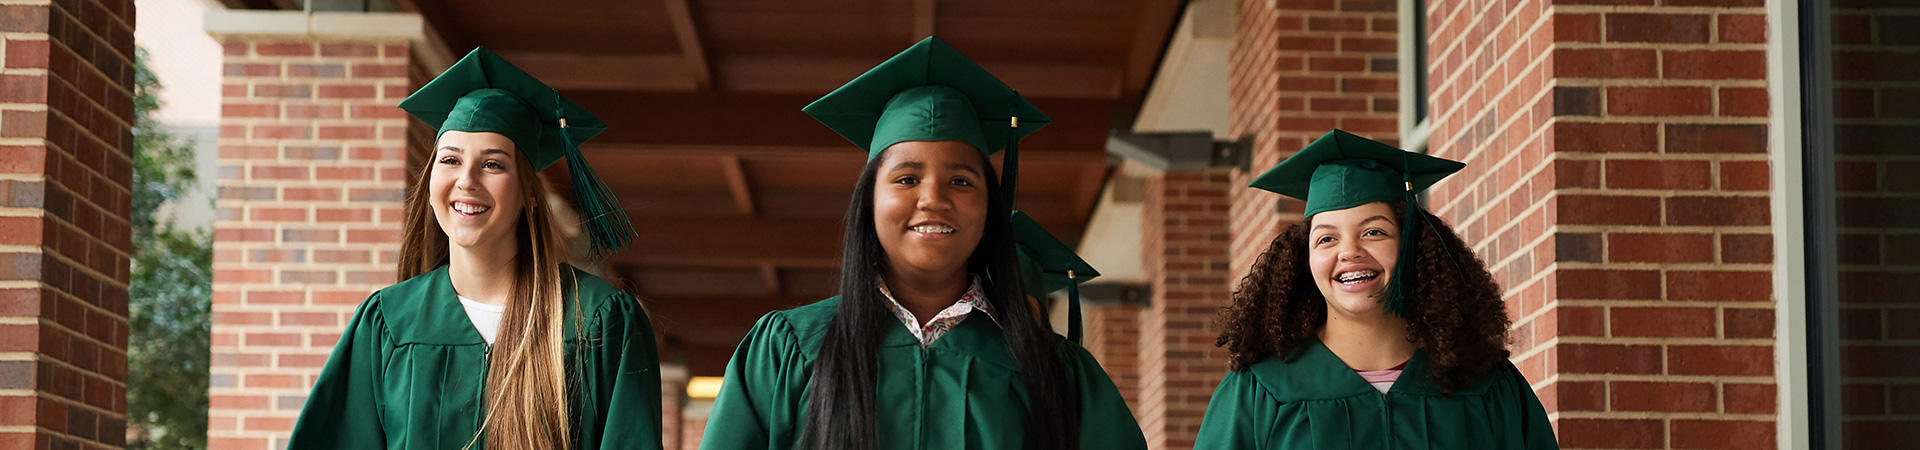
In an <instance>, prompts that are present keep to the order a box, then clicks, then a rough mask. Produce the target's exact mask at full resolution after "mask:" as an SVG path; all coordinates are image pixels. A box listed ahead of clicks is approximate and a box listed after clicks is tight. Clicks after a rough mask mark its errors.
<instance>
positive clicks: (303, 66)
mask: <svg viewBox="0 0 1920 450" xmlns="http://www.w3.org/2000/svg"><path fill="white" fill-rule="evenodd" d="M222 45H224V46H225V54H226V56H225V61H224V64H225V66H224V67H225V77H224V79H223V80H222V85H221V86H222V96H221V97H222V107H221V120H220V154H219V163H220V172H219V174H218V181H217V185H218V187H219V197H218V200H217V201H216V206H217V208H218V218H217V221H216V222H215V225H214V259H213V261H214V262H213V266H214V281H213V282H214V285H213V286H214V294H213V295H214V298H213V315H214V317H213V363H212V380H211V388H212V393H211V411H210V416H211V417H210V423H209V428H210V430H209V431H208V438H209V442H208V444H209V445H208V446H209V448H214V449H266V448H280V447H281V446H283V445H285V440H286V436H287V432H288V431H289V430H291V429H292V427H293V422H294V419H295V418H296V417H297V416H298V415H299V413H300V407H301V405H303V404H304V402H305V400H306V395H307V391H308V389H309V388H310V387H311V386H312V385H313V382H314V379H315V377H316V376H317V375H318V374H319V371H320V366H321V365H322V364H324V363H325V362H326V359H327V355H328V354H329V353H330V352H331V351H332V350H333V344H334V342H335V341H336V340H338V339H339V336H340V333H341V330H342V329H343V328H344V327H345V326H346V322H347V320H348V318H349V317H350V316H351V314H352V313H353V309H354V308H355V307H356V306H358V305H359V304H360V303H361V302H362V301H364V300H365V299H366V297H367V295H368V294H369V293H371V292H373V291H374V290H375V289H379V288H381V287H384V286H386V285H389V284H392V283H393V282H394V281H395V280H394V279H393V278H394V276H393V267H394V264H395V262H396V260H395V253H396V252H397V251H398V250H399V238H400V234H399V231H398V228H399V226H400V223H401V222H402V219H401V206H402V196H403V195H404V193H403V191H402V190H403V189H404V187H405V186H406V177H407V176H408V173H407V171H406V169H405V165H406V160H405V157H404V155H403V153H404V150H405V148H406V147H405V139H406V132H407V122H408V121H407V118H406V117H407V116H406V114H405V112H403V111H401V110H400V109H399V108H395V107H394V105H395V104H398V103H399V102H400V100H401V99H402V98H405V96H406V95H407V94H408V93H409V92H410V87H409V86H410V83H409V81H408V77H407V74H408V65H409V64H410V61H409V59H410V58H409V53H408V52H409V45H408V44H407V43H406V42H405V41H399V42H350V41H325V40H319V41H316V40H277V39H274V38H247V37H228V38H226V39H224V40H223V43H222Z"/></svg>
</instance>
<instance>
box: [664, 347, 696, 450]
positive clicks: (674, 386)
mask: <svg viewBox="0 0 1920 450" xmlns="http://www.w3.org/2000/svg"><path fill="white" fill-rule="evenodd" d="M686 407H687V366H684V365H679V364H661V365H660V448H662V449H664V450H681V449H693V448H697V447H686V446H683V445H681V443H682V442H683V441H682V439H683V436H684V434H683V432H684V431H685V429H684V426H683V425H682V424H681V423H680V422H681V419H682V416H683V415H684V414H685V412H684V410H685V409H686ZM696 440H697V439H696Z"/></svg>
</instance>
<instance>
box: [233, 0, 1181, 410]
mask: <svg viewBox="0 0 1920 450" xmlns="http://www.w3.org/2000/svg"><path fill="white" fill-rule="evenodd" d="M267 1H273V2H276V3H285V2H286V1H285V0H267ZM235 2H242V0H229V3H235ZM256 3H258V2H257V1H256ZM395 3H396V4H397V5H398V8H399V9H401V10H405V11H413V12H418V13H420V14H421V15H422V16H423V17H425V18H426V20H427V21H428V23H429V24H430V25H431V26H432V27H433V29H434V30H435V31H436V32H437V33H438V34H439V35H440V38H441V39H442V40H443V41H444V42H445V43H446V45H447V47H448V49H449V50H450V51H451V52H452V53H453V54H454V55H455V56H458V55H461V54H464V53H466V51H467V50H468V49H471V48H473V47H475V46H486V47H487V48H489V49H492V50H494V51H495V52H498V53H499V54H501V55H502V56H504V57H506V58H507V59H508V60H511V61H513V62H514V64H516V65H518V66H520V67H521V68H524V69H526V70H527V71H528V72H531V73H532V74H533V75H535V76H537V77H539V78H540V79H542V80H544V81H546V82H547V83H548V84H550V85H552V86H554V87H555V88H557V89H559V90H560V91H561V92H562V93H564V94H566V95H567V97H568V98H570V99H573V100H574V101H576V102H578V103H580V104H581V105H582V106H583V107H585V108H586V109H588V110H589V111H593V112H594V113H595V114H596V115H598V116H600V117H601V118H602V119H604V120H605V121H606V122H607V123H608V124H610V126H611V129H610V130H609V131H607V132H606V133H604V134H602V135H601V136H600V137H599V138H596V139H595V140H593V141H592V142H590V143H588V144H586V145H585V146H584V148H583V149H584V151H585V152H586V154H587V155H588V156H587V159H588V160H590V161H591V162H592V163H593V166H594V169H595V170H596V171H597V172H598V173H599V174H600V175H601V177H602V178H604V179H605V180H606V181H607V183H608V184H609V185H610V186H611V187H612V188H613V189H614V190H615V192H616V194H617V195H618V197H619V198H620V200H621V201H622V203H624V204H625V205H626V207H627V212H628V214H629V215H630V216H631V218H632V219H633V222H634V224H635V225H636V226H637V228H638V229H639V234H640V237H639V239H638V241H637V242H635V245H634V246H633V247H632V248H630V249H628V250H625V251H623V252H621V253H619V254H616V255H615V256H613V257H611V258H610V259H609V261H608V262H607V269H608V275H610V276H611V277H613V278H622V279H624V280H625V281H626V282H627V284H628V285H629V286H630V287H631V288H632V289H634V290H635V292H637V293H639V294H640V295H642V296H643V297H646V298H647V299H648V307H649V309H650V310H651V312H652V313H653V315H654V317H655V327H656V328H658V329H659V330H660V331H661V332H662V343H661V344H662V347H663V349H662V350H663V354H662V359H663V360H664V361H678V360H684V361H685V362H686V363H687V364H688V366H689V368H690V369H691V370H692V372H693V373H694V374H695V375H718V374H719V373H720V372H721V371H722V370H723V369H724V366H725V364H726V359H727V357H728V356H729V355H730V354H731V353H732V350H733V347H734V345H735V344H736V343H737V342H738V341H739V339H740V337H741V336H742V335H743V334H744V333H745V331H746V330H747V328H749V327H751V326H752V324H753V322H754V320H755V319H757V318H759V317H760V316H761V315H762V314H764V313H766V312H767V311H770V310H774V309H782V308H788V307H792V306H798V305H801V304H805V303H809V302H812V301H815V300H818V299H820V298H824V297H826V296H828V295H831V294H832V291H833V289H834V288H833V286H834V284H835V278H834V276H835V272H834V269H835V267H836V266H837V263H838V261H839V259H838V258H839V257H838V250H839V246H840V244H839V238H840V235H841V223H840V221H841V216H842V215H843V214H844V213H845V211H846V207H847V202H848V199H849V197H850V196H851V194H852V189H853V184H854V182H855V178H856V177H857V176H858V175H859V173H860V170H861V167H862V164H863V163H864V161H865V153H863V152H861V151H860V150H859V149H858V148H857V147H854V146H853V145H852V144H850V143H848V142H847V141H846V140H845V139H842V138H841V137H840V136H839V135H837V134H834V133H833V132H832V131H831V130H828V129H827V128H826V127H825V126H822V125H820V124H819V123H818V122H815V121H814V120H813V119H812V118H810V117H808V116H807V115H805V114H803V113H801V112H800V108H801V107H802V106H805V105H806V104H807V103H809V102H811V101H812V100H813V99H815V98H818V97H820V96H821V95H824V94H826V93H827V92H829V91H831V90H833V89H834V88H836V87H839V86H840V85H841V84H843V83H845V82H846V81H848V80H851V79H853V78H854V77H856V76H858V75H860V74H861V73H864V72H865V71H866V70H867V69H869V68H871V67H873V66H874V65H876V64H879V63H880V62H881V61H884V60H886V59H887V58H888V57H890V56H892V55H893V54H895V53H897V52H899V51H900V50H903V49H905V48H906V47H907V46H909V45H912V44H913V43H914V42H917V41H919V40H920V39H921V38H923V37H925V36H928V35H937V36H940V37H941V39H944V40H946V41H947V42H948V43H950V44H952V45H953V46H954V47H955V48H956V49H959V50H960V51H961V52H963V53H965V54H966V55H967V56H968V57H970V58H972V59H974V60H975V61H976V62H978V63H979V64H980V65H981V66H983V67H985V68H986V69H987V70H989V71H991V72H993V73H994V74H995V75H996V76H999V77H1000V78H1001V79H1002V80H1003V81H1005V82H1006V83H1007V84H1008V85H1010V86H1013V87H1014V88H1015V89H1018V90H1019V91H1020V92H1021V94H1022V95H1024V96H1026V97H1027V98H1028V99H1029V100H1031V101H1032V102H1033V103H1034V104H1035V105H1036V106H1038V107H1040V108H1041V109H1042V110H1044V111H1046V112H1047V114H1048V115H1050V116H1051V117H1053V119H1054V124H1053V125H1051V126H1049V127H1047V128H1045V129H1042V130H1041V131H1039V132H1037V133H1035V134H1034V135H1032V136H1031V137H1029V138H1027V139H1025V140H1023V141H1022V143H1021V155H1022V160H1021V175H1022V176H1021V180H1020V188H1021V193H1020V197H1019V204H1018V205H1017V206H1018V207H1019V209H1022V210H1025V211H1027V212H1028V213H1029V214H1031V215H1032V216H1033V217H1034V219H1035V220H1037V221H1039V222H1040V223H1041V224H1042V225H1043V226H1045V227H1047V228H1048V229H1049V230H1052V231H1053V232H1054V233H1055V234H1056V235H1059V236H1060V237H1061V238H1062V240H1064V241H1067V242H1076V241H1077V239H1078V237H1079V235H1080V233H1081V231H1082V229H1083V228H1084V227H1085V226H1086V222H1087V220H1088V218H1089V217H1090V216H1091V213H1092V208H1093V204H1094V202H1095V201H1096V200H1097V198H1098V197H1099V194H1100V190H1101V189H1102V186H1103V185H1104V184H1105V180H1106V177H1107V174H1108V166H1107V156H1106V153H1105V143H1106V139H1107V136H1108V135H1109V133H1110V129H1111V128H1112V127H1113V124H1114V123H1116V119H1115V118H1116V117H1119V118H1123V119H1122V120H1121V121H1122V122H1124V121H1125V118H1130V117H1131V116H1132V114H1133V113H1132V111H1133V110H1135V109H1136V108H1137V107H1138V105H1139V103H1140V101H1141V99H1142V98H1143V93H1144V91H1145V90H1146V87H1147V85H1148V82H1149V81H1151V77H1152V75H1153V73H1154V72H1155V70H1156V69H1157V65H1158V63H1159V61H1160V56H1161V52H1162V49H1163V48H1164V47H1165V45H1166V41H1167V39H1168V36H1169V35H1170V33H1169V32H1170V30H1171V29H1172V27H1173V25H1174V23H1175V22H1176V21H1177V20H1178V15H1179V11H1180V10H1181V9H1182V4H1183V3H1184V2H1183V1H1182V0H1047V1H1030V0H948V1H936V0H806V1H794V0H641V1H612V0H580V1H565V2H528V1H524V0H399V1H396V2H395ZM550 175H551V174H550Z"/></svg>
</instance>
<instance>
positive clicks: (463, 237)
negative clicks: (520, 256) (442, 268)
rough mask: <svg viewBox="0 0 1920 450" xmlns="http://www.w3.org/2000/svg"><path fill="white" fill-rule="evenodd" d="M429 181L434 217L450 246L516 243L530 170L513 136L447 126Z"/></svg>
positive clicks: (467, 246)
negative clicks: (523, 175)
mask: <svg viewBox="0 0 1920 450" xmlns="http://www.w3.org/2000/svg"><path fill="white" fill-rule="evenodd" d="M434 148H435V149H436V150H434V154H433V161H432V164H433V169H431V170H430V171H429V175H428V179H427V183H428V194H429V198H430V201H431V202H432V204H431V205H429V208H430V209H432V210H433V217H434V219H435V220H438V221H439V222H440V230H441V231H444V232H446V234H447V241H448V242H447V243H448V244H449V247H460V248H469V249H471V248H476V247H488V246H495V245H506V246H512V245H513V240H512V238H513V236H514V227H516V226H518V225H519V223H520V208H521V207H522V206H524V203H525V200H523V195H522V191H521V186H520V181H519V175H518V174H515V173H514V172H515V171H517V170H525V169H526V166H524V165H521V163H520V162H519V161H517V159H518V158H519V157H520V154H519V151H518V150H517V149H516V148H514V145H513V141H512V140H510V139H507V137H506V136H503V135H501V134H499V133H470V132H465V131H447V132H445V133H442V134H441V135H440V141H439V142H438V143H436V145H435V146H434Z"/></svg>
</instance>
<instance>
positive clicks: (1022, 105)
mask: <svg viewBox="0 0 1920 450" xmlns="http://www.w3.org/2000/svg"><path fill="white" fill-rule="evenodd" d="M805 111H806V112H807V113H808V114H810V115H812V116H813V117H814V118H816V119H819V120H820V121H821V122H823V123H825V124H826V125H827V126H828V127H830V128H832V129H833V130H834V131H836V132H839V133H840V134H841V135H842V136H845V137H846V138H847V139H848V140H850V141H853V143H854V144H856V145H858V146H860V147H861V148H862V149H865V150H866V151H867V153H868V159H867V165H866V169H865V170H864V171H863V172H862V173H861V175H860V178H859V179H858V180H857V181H856V185H855V188H854V196H853V200H852V203H851V205H850V206H849V207H848V210H847V216H846V217H847V219H846V223H847V230H846V232H845V234H844V235H843V239H844V241H843V242H844V250H843V252H842V262H841V267H840V272H841V275H840V284H839V293H840V295H839V296H837V297H834V298H829V299H827V300H823V301H820V302H817V303H813V304H811V305H807V306H802V307H799V308H794V309H789V310H784V311H774V312H771V313H768V314H767V315H766V316H764V317H762V318H761V319H760V321H759V323H757V324H756V325H754V327H753V329H752V331H749V332H748V333H747V336H746V338H745V339H743V340H742V341H741V342H740V347H739V349H738V350H737V351H735V352H734V354H733V359H732V361H731V362H729V363H728V365H727V371H726V376H725V378H724V381H723V382H722V386H721V388H720V393H719V395H718V396H717V397H716V398H715V399H714V405H713V410H712V412H711V415H710V416H708V419H707V432H706V436H705V437H704V438H703V439H702V440H701V443H700V448H702V449H706V450H745V449H754V450H766V449H794V448H797V449H816V450H872V449H1036V450H1045V449H1081V448H1084V449H1121V450H1126V449H1144V448H1146V442H1145V439H1144V438H1142V437H1141V434H1140V428H1139V425H1138V424H1136V423H1135V422H1134V419H1133V415H1132V413H1131V412H1129V411H1128V409H1127V405H1126V403H1124V402H1123V401H1122V400H1121V397H1120V393H1119V391H1118V390H1117V389H1115V388H1114V385H1113V382H1112V380H1110V379H1108V378H1107V375H1106V372H1105V371H1102V370H1101V369H1100V366H1099V365H1098V364H1097V363H1096V362H1095V361H1094V360H1093V357H1092V356H1091V355H1089V354H1087V352H1086V350H1083V349H1081V348H1080V346H1079V345H1078V344H1076V343H1073V342H1070V341H1067V340H1065V339H1061V338H1060V336H1058V335H1056V334H1054V333H1053V332H1051V330H1049V329H1047V328H1045V327H1044V325H1043V324H1042V322H1041V321H1040V320H1039V317H1037V316H1036V315H1035V313H1034V311H1033V310H1030V309H1028V308H1027V305H1026V298H1027V296H1026V293H1025V292H1023V288H1022V286H1021V284H1022V283H1021V278H1020V275H1019V268H1018V266H1019V263H1018V258H1017V257H1016V255H1015V251H1014V232H1013V230H1012V227H1011V224H1010V217H1011V214H1012V205H1011V203H1012V198H1011V197H1012V196H1011V195H1010V192H1011V191H1012V187H1011V186H1008V185H1007V183H1005V181H1007V180H1003V179H1001V178H998V177H996V176H995V171H994V167H993V164H992V163H991V161H990V160H989V159H988V155H989V154H992V153H994V152H997V151H999V150H1001V149H1002V148H1003V147H1007V150H1008V155H1007V165H1009V166H1012V165H1014V164H1015V163H1016V157H1015V156H1014V154H1013V152H1015V151H1017V140H1018V139H1019V138H1020V137H1021V136H1023V135H1025V134H1027V133H1031V132H1033V131H1034V130H1036V129H1038V128H1040V126H1042V125H1045V124H1046V123H1047V121H1048V119H1047V117H1046V115H1045V114H1042V113H1041V112H1040V111H1039V110H1038V109H1036V108H1034V107H1033V106H1032V105H1031V104H1028V103H1027V102H1026V100H1024V99H1022V98H1020V96H1019V95H1018V94H1015V93H1014V92H1013V90H1012V89H1009V88H1007V87H1006V85H1004V84H1001V83H1000V81H999V80H997V79H995V78H994V77H993V76H992V75H991V74H988V73H987V72H986V71H985V70H983V69H981V68H980V67H979V66H977V65H974V64H973V62H971V61H968V60H967V59H966V58H965V57H963V56H961V55H960V54H959V53H958V52H956V51H954V50H953V48H951V47H948V46H947V45H946V43H944V42H941V41H940V40H938V39H933V38H928V39H926V40H924V41H921V42H920V43H919V44H916V45H914V46H913V47H912V48H909V49H907V50H906V51H905V52H902V53H900V54H899V55H896V56H894V57H893V58H892V59H889V60H887V61H886V62H885V63H882V64H881V65H880V66H878V67H875V68H874V69H873V70H871V71H868V72H867V73H866V74H865V75H861V76H860V77H859V78H856V79H854V80H853V81H852V82H849V83H847V85H845V86H842V87H841V88H839V89H837V90H835V91H833V92H832V93H830V94H827V96H825V97H822V98H820V99H819V100H817V101H815V102H813V104H811V105H808V106H807V107H806V108H805Z"/></svg>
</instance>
